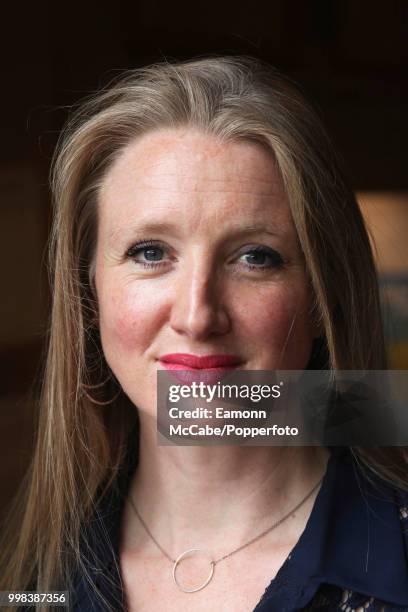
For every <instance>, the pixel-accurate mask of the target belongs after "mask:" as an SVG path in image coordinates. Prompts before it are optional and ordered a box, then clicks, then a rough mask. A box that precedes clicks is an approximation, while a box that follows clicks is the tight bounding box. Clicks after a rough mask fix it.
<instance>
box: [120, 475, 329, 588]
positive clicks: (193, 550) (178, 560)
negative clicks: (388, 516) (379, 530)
mask: <svg viewBox="0 0 408 612" xmlns="http://www.w3.org/2000/svg"><path fill="white" fill-rule="evenodd" d="M322 480H323V478H321V479H320V480H319V482H318V483H317V484H316V485H315V486H314V487H313V489H312V490H311V491H310V492H309V493H308V494H307V495H306V497H304V498H303V499H302V500H301V501H300V502H299V503H298V504H297V506H295V507H294V508H292V510H291V511H290V512H288V513H287V514H285V516H283V517H282V518H281V519H279V520H278V521H276V522H275V523H274V524H273V525H272V526H271V527H268V529H265V531H262V533H259V534H258V535H257V536H255V537H254V538H252V540H249V542H246V543H245V544H242V546H239V547H238V548H235V549H234V550H233V551H232V552H230V553H228V554H226V555H224V556H223V557H220V558H219V559H213V558H212V556H211V554H210V553H209V552H208V551H207V550H206V549H204V548H189V549H188V550H185V551H184V552H182V553H181V554H180V555H179V556H178V557H177V558H176V559H173V558H172V557H171V556H170V555H169V554H168V553H167V552H166V551H165V550H164V548H163V547H162V546H161V545H160V544H159V542H158V541H157V540H156V538H155V537H154V536H153V534H152V533H151V531H150V529H149V528H148V526H147V525H146V523H145V522H144V520H143V519H142V517H141V516H140V514H139V512H138V510H137V508H136V506H135V504H134V502H133V499H132V496H131V495H129V501H130V503H131V505H132V507H133V510H134V511H135V513H136V516H137V517H138V519H139V521H140V522H141V524H142V525H143V527H144V529H145V530H146V532H147V534H148V535H149V536H150V538H151V539H152V540H153V542H154V543H155V544H156V546H157V547H158V548H159V549H160V550H161V552H162V553H163V555H164V556H165V557H166V558H167V559H168V560H169V561H170V562H171V563H172V564H173V571H172V575H173V581H174V584H175V585H176V586H177V587H178V588H179V589H180V590H181V591H183V592H184V593H195V592H196V591H201V589H203V588H204V587H206V586H207V584H209V583H210V581H211V579H212V577H213V575H214V568H215V565H216V564H217V563H220V562H221V561H224V559H227V558H228V557H231V556H232V555H235V554H236V553H237V552H239V551H240V550H242V549H243V548H246V547H247V546H249V545H250V544H253V543H254V542H256V541H257V540H259V539H260V538H262V537H263V536H265V535H266V534H267V533H269V532H270V531H272V529H275V528H276V527H278V526H279V525H280V524H281V523H283V521H285V520H286V519H287V518H288V517H289V516H290V515H291V514H292V513H293V512H296V510H298V509H299V508H300V507H301V506H302V505H303V504H304V503H305V502H306V501H307V500H308V499H309V497H310V496H311V495H312V494H313V492H314V491H315V490H316V489H317V487H318V486H319V485H320V483H321V482H322ZM198 552H199V553H203V552H204V553H207V554H208V557H209V560H210V572H209V574H208V577H207V578H206V579H205V581H204V582H203V583H202V584H200V585H199V586H198V587H196V588H194V589H189V588H186V587H183V585H182V584H180V582H179V581H178V579H177V567H178V566H179V564H180V563H181V561H182V560H183V559H184V558H185V557H187V556H188V555H192V554H194V553H198Z"/></svg>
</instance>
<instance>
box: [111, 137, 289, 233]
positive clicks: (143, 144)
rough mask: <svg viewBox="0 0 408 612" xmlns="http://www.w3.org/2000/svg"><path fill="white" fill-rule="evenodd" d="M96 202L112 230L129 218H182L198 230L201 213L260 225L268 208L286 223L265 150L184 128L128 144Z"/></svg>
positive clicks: (281, 195) (276, 174)
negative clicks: (250, 221)
mask: <svg viewBox="0 0 408 612" xmlns="http://www.w3.org/2000/svg"><path fill="white" fill-rule="evenodd" d="M99 204H100V213H101V216H100V219H101V221H104V222H105V223H106V222H109V224H110V225H112V224H113V226H116V225H118V226H119V227H120V225H121V224H122V223H124V222H129V220H130V219H129V215H131V216H133V215H137V216H139V215H142V216H143V217H151V216H157V215H161V216H163V215H166V214H167V215H170V217H171V218H172V219H173V220H175V218H176V217H177V216H178V217H181V218H179V220H180V221H181V220H183V221H184V222H185V221H186V217H188V218H189V219H190V221H191V227H194V228H197V227H198V226H199V225H200V223H201V222H202V221H203V220H204V219H206V218H208V219H210V218H211V219H214V218H215V217H217V218H219V219H220V221H222V220H223V219H224V218H226V217H230V216H231V215H232V216H234V217H235V218H236V219H238V217H242V216H244V217H246V218H248V219H249V218H251V219H253V220H255V219H256V220H257V221H258V222H259V221H262V219H263V218H264V219H266V218H269V217H270V215H271V212H273V216H274V219H275V222H276V223H280V224H286V225H288V224H291V215H290V209H289V205H288V201H287V197H286V194H285V190H284V187H283V183H282V180H281V178H280V175H279V170H278V168H277V164H276V162H275V160H274V157H273V154H272V152H270V151H268V150H267V149H266V148H264V147H262V146H261V145H260V144H257V143H253V142H249V141H243V140H241V141H233V142H221V141H220V140H219V139H217V138H216V137H214V136H211V135H208V134H204V133H202V132H199V131H196V130H193V129H191V128H185V129H181V128H179V129H173V130H160V131H156V132H152V133H149V134H146V135H144V136H143V137H141V138H138V139H136V140H134V141H133V142H131V143H130V144H128V145H127V146H126V147H125V148H124V149H123V151H122V152H121V153H120V155H119V157H118V158H117V160H116V161H115V162H114V164H113V166H112V167H111V168H110V169H109V171H108V173H107V175H106V177H105V179H104V182H103V185H102V189H101V192H100V197H99ZM234 213H235V215H234ZM112 229H113V230H114V228H112Z"/></svg>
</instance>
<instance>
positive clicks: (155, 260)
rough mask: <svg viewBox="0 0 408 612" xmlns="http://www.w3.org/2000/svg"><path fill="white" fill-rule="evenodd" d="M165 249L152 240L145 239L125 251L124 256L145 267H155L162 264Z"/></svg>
mask: <svg viewBox="0 0 408 612" xmlns="http://www.w3.org/2000/svg"><path fill="white" fill-rule="evenodd" d="M165 252H166V249H165V247H164V246H163V245H162V244H161V243H159V242H156V241H154V240H146V241H144V242H140V243H138V244H135V245H133V246H132V247H130V249H128V250H127V251H126V256H127V257H129V258H130V259H133V261H134V262H135V263H137V264H140V265H142V266H143V267H145V268H157V267H159V266H160V265H162V264H164V263H165V261H164V259H163V258H164V257H165Z"/></svg>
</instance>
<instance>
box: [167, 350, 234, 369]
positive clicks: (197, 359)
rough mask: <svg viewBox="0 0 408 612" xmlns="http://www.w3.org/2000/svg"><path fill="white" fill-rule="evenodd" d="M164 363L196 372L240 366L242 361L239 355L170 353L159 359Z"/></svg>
mask: <svg viewBox="0 0 408 612" xmlns="http://www.w3.org/2000/svg"><path fill="white" fill-rule="evenodd" d="M159 360H160V361H161V362H162V363H168V364H178V365H182V366H187V368H194V369H196V370H202V369H212V368H225V367H232V366H235V367H236V366H238V365H239V364H240V363H242V359H240V357H238V356H237V355H225V354H219V355H191V354H190V353H169V354H168V355H162V356H161V357H159Z"/></svg>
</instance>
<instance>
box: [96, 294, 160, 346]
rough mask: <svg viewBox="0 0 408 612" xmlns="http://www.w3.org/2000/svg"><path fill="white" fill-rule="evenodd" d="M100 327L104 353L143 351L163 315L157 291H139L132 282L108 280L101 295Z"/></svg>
mask: <svg viewBox="0 0 408 612" xmlns="http://www.w3.org/2000/svg"><path fill="white" fill-rule="evenodd" d="M99 311H100V320H99V322H100V330H101V338H102V345H103V348H104V351H105V355H106V356H108V355H107V354H108V353H110V354H111V353H113V352H114V353H117V352H120V353H126V352H128V353H135V351H136V352H143V351H144V350H145V349H146V348H148V347H149V344H150V341H151V339H152V337H153V336H154V334H155V332H156V331H157V330H158V329H159V327H160V325H161V323H162V320H163V317H164V305H163V306H162V301H161V299H160V294H158V293H157V292H156V293H155V295H154V296H152V295H151V292H149V291H148V290H146V289H145V290H144V291H138V290H137V288H135V287H134V286H133V287H132V285H131V284H129V285H126V284H124V285H122V286H115V285H109V284H106V285H105V287H104V289H103V290H102V291H101V293H100V295H99Z"/></svg>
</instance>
